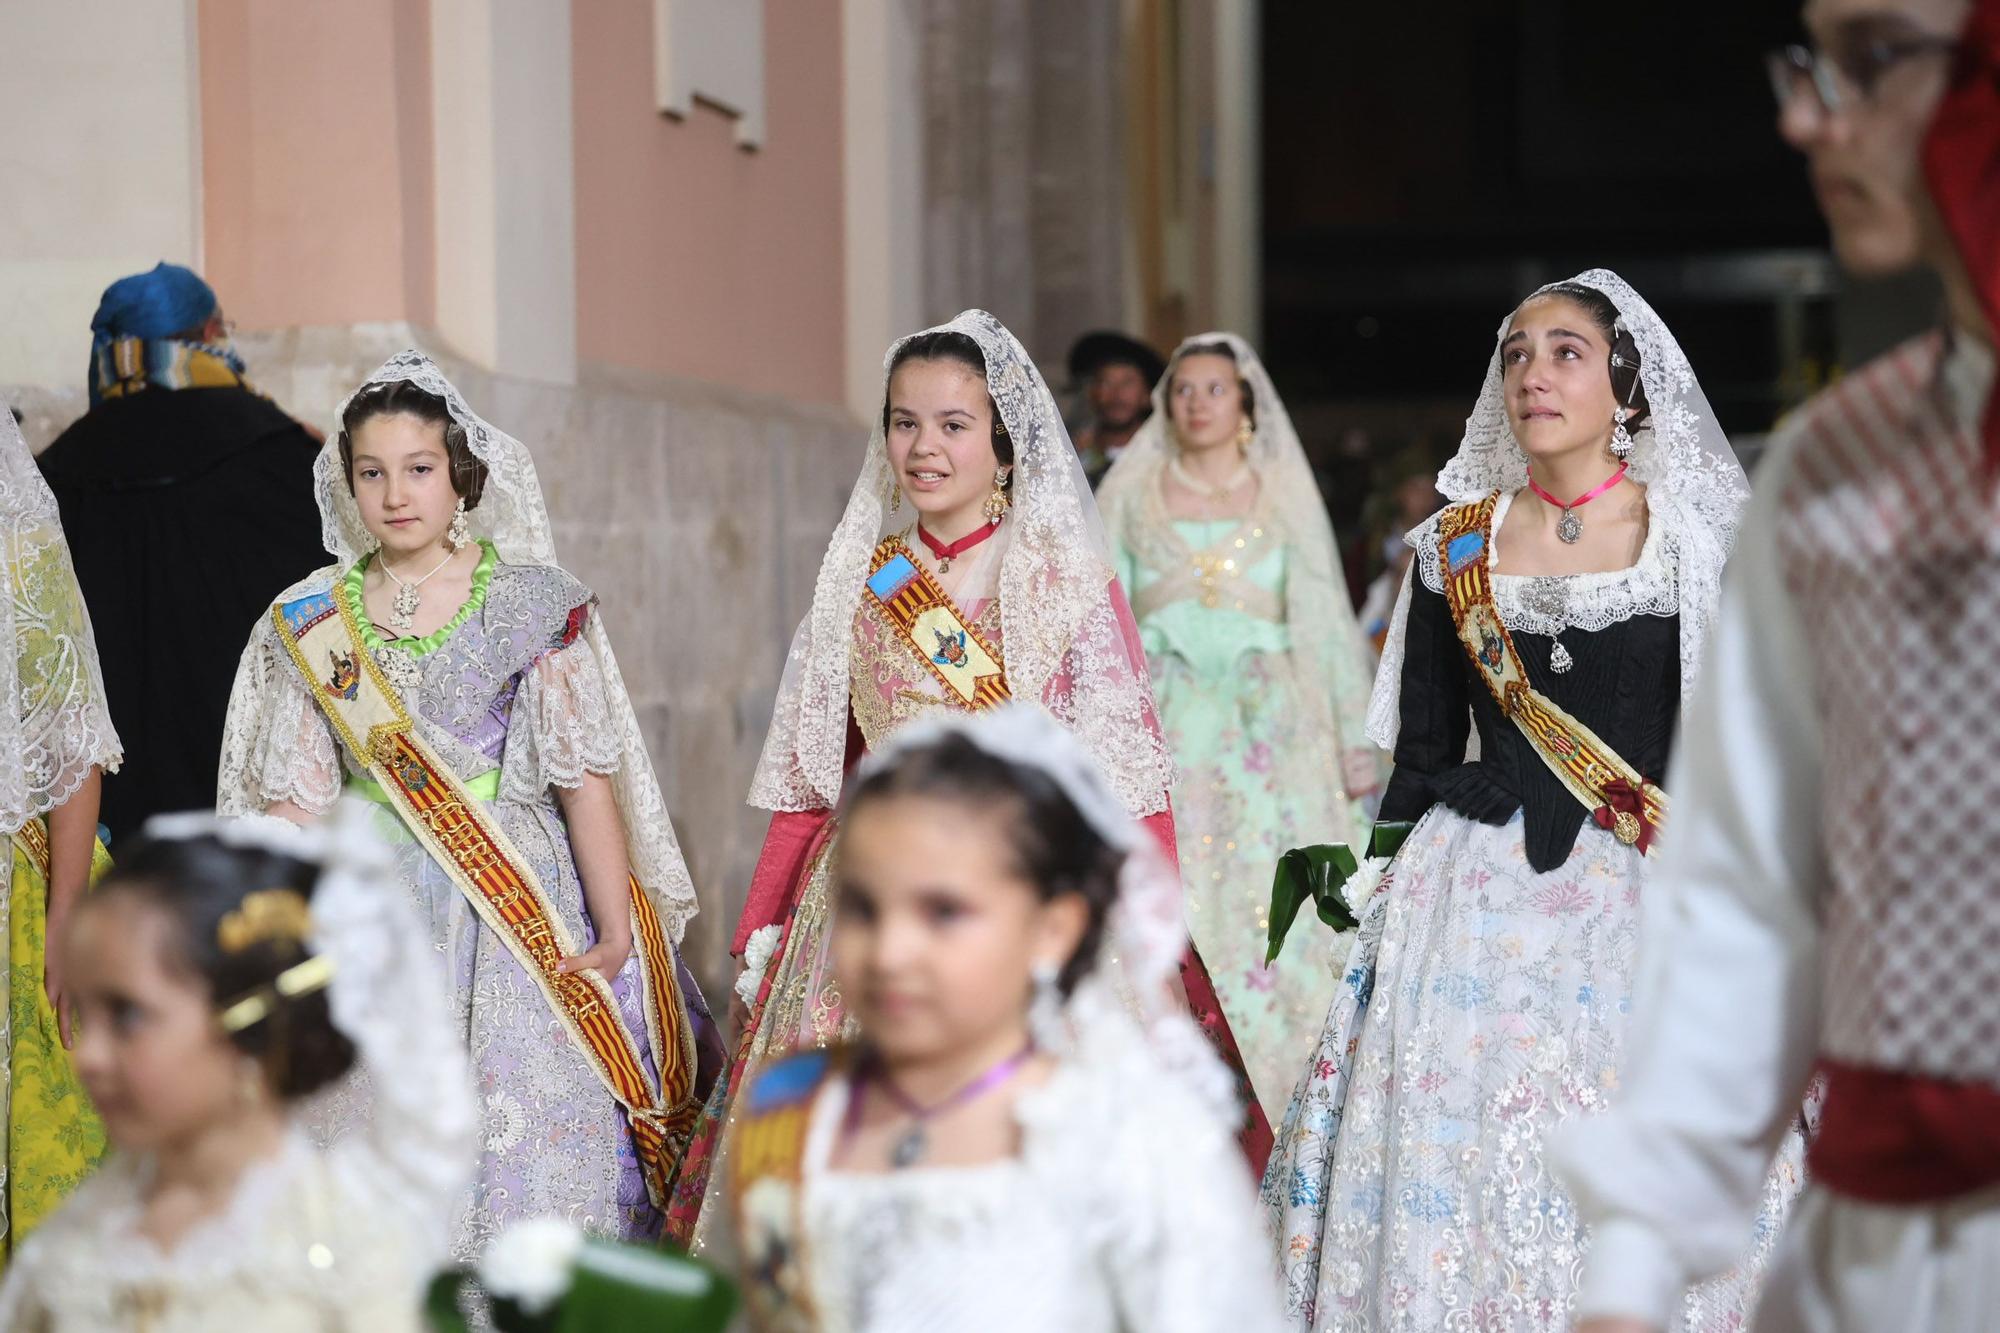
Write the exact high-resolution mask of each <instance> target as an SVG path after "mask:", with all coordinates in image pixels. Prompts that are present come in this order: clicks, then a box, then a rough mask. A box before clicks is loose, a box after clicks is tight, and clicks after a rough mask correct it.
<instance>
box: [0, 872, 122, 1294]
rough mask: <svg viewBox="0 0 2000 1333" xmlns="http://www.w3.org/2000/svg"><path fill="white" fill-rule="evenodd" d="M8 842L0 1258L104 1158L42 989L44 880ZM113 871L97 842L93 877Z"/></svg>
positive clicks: (97, 1126) (98, 1127)
mask: <svg viewBox="0 0 2000 1333" xmlns="http://www.w3.org/2000/svg"><path fill="white" fill-rule="evenodd" d="M10 846H11V848H12V853H13V861H14V865H13V874H12V876H11V879H10V882H9V885H8V893H7V919H6V928H5V935H6V939H7V963H8V966H7V1024H6V1030H5V1033H4V1036H5V1055H6V1061H5V1063H4V1064H0V1088H4V1089H5V1091H6V1098H7V1125H6V1129H7V1148H6V1158H5V1161H4V1162H0V1184H4V1185H5V1197H4V1203H0V1259H4V1258H5V1256H6V1255H7V1254H9V1253H11V1252H12V1250H13V1249H14V1248H15V1247H16V1246H18V1245H19V1244H20V1243H21V1242H22V1240H24V1239H26V1237H27V1235H28V1233H29V1231H31V1230H32V1229H33V1228H34V1226H35V1225H36V1223H38V1222H40V1221H41V1220H42V1219H43V1218H45V1217H47V1216H48V1215H49V1214H50V1213H52V1212H54V1211H55V1210H56V1208H57V1207H58V1206H59V1205H60V1204H61V1203H62V1201H63V1200H64V1199H65V1198H67V1197H69V1193H70V1191H71V1190H73V1189H75V1188H76V1187H77V1186H78V1185H80V1184H82V1183H83V1179H84V1177H85V1176H88V1175H89V1174H90V1172H91V1170H92V1168H94V1167H95V1166H96V1165H97V1161H98V1159H99V1158H100V1157H102V1156H103V1155H104V1126H103V1125H102V1124H101V1123H100V1122H99V1121H98V1119H97V1113H96V1112H95V1111H94V1110H92V1109H91V1106H90V1099H89V1098H88V1097H86V1096H85V1095H84V1091H83V1085H82V1084H81V1083H79V1082H78V1081H77V1077H76V1071H75V1070H74V1069H72V1068H71V1067H70V1062H69V1054H68V1052H66V1051H64V1050H63V1045H62V1037H61V1033H60V1031H59V1029H58V1028H57V1026H56V1016H55V1011H54V1010H53V1009H52V1008H50V1006H49V997H48V992H47V991H46V990H45V989H44V987H43V972H42V966H43V958H44V956H45V953H46V950H47V947H48V940H47V928H48V905H49V882H48V880H47V879H46V878H45V877H44V876H43V875H42V871H41V867H40V866H38V865H36V864H35V862H34V860H33V858H31V857H30V856H29V855H28V854H27V853H26V852H25V851H23V850H22V849H21V846H20V844H19V843H10ZM110 868H111V858H110V857H109V856H107V855H106V854H105V851H104V846H103V844H102V843H100V844H98V846H97V849H96V851H95V852H94V853H93V855H92V861H91V867H90V869H91V879H92V880H93V881H95V880H96V879H97V878H98V877H99V876H101V875H103V874H104V872H105V871H107V870H109V869H110Z"/></svg>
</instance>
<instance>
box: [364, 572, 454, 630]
mask: <svg viewBox="0 0 2000 1333" xmlns="http://www.w3.org/2000/svg"><path fill="white" fill-rule="evenodd" d="M457 554H458V552H456V551H450V552H447V553H446V554H445V558H444V559H442V560H440V561H438V562H437V565H436V566H435V567H434V568H433V569H432V570H431V572H430V574H426V575H424V576H423V577H422V578H420V579H417V580H415V581H414V582H405V581H404V580H403V579H402V578H401V577H399V576H398V575H397V573H396V571H395V570H393V569H391V568H389V562H388V561H387V560H384V559H381V558H379V557H378V558H377V559H376V562H375V563H376V564H378V565H380V566H381V567H382V572H383V573H384V574H387V575H388V576H389V581H390V582H391V583H393V584H395V585H396V600H395V601H394V602H392V603H390V607H389V623H390V624H391V625H393V626H395V628H396V633H397V635H398V636H399V637H407V636H408V635H409V633H410V631H411V630H413V629H415V628H416V624H417V609H418V608H419V607H421V606H422V605H423V604H424V599H423V594H421V593H419V592H418V591H417V589H419V588H421V587H423V586H424V585H425V584H426V583H429V582H430V581H431V575H433V574H436V573H437V572H438V571H439V570H441V569H443V568H444V567H445V566H446V565H448V564H450V563H451V558H452V556H455V555H457Z"/></svg>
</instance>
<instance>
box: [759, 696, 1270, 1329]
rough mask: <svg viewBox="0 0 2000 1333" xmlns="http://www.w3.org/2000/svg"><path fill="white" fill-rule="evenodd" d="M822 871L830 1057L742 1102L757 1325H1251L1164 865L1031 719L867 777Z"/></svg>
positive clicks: (1230, 1166) (994, 719) (966, 733)
mask: <svg viewBox="0 0 2000 1333" xmlns="http://www.w3.org/2000/svg"><path fill="white" fill-rule="evenodd" d="M842 820H843V831H842V834H841V842H840V847H839V849H838V851H837V853H836V856H835V864H834V867H833V870H832V874H831V883H832V892H833V896H834V899H835V902H836V904H837V906H836V912H835V916H834V923H833V926H832V930H831V934H832V964H833V973H834V976H835V978H836V979H837V982H838V984H839V985H840V987H841V993H842V995H843V996H844V997H845V1002H846V1006H847V1016H848V1017H849V1018H850V1019H851V1020H853V1021H854V1022H855V1025H856V1029H857V1031H856V1037H855V1040H854V1042H853V1043H852V1044H842V1045H837V1046H835V1047H833V1048H830V1049H827V1050H814V1051H808V1052H804V1053H800V1054H795V1055H793V1056H791V1057H789V1058H788V1059H785V1060H783V1061H779V1062H775V1063H773V1064H771V1065H768V1066H766V1067H765V1068H764V1070H763V1071H762V1072H761V1073H760V1074H759V1075H758V1076H757V1078H756V1079H755V1080H754V1081H753V1082H752V1083H751V1084H750V1085H749V1089H748V1091H747V1092H746V1094H745V1096H744V1098H743V1100H742V1103H741V1105H740V1106H739V1107H738V1109H737V1123H738V1146H737V1149H736V1153H735V1156H734V1158H733V1161H732V1163H731V1170H732V1179H731V1182H730V1201H731V1207H730V1208H729V1209H728V1210H727V1211H728V1212H729V1214H730V1215H731V1219H732V1221H733V1224H734V1225H733V1227H732V1228H731V1235H732V1238H733V1240H734V1242H735V1258H736V1261H737V1263H738V1266H739V1270H740V1271H741V1273H742V1274H743V1279H744V1282H745V1285H746V1294H747V1296H748V1298H749V1306H750V1312H751V1316H752V1320H753V1322H754V1323H755V1324H756V1325H757V1327H759V1328H760V1329H763V1330H766V1333H780V1331H783V1333H796V1331H798V1330H807V1329H811V1330H816V1331H817V1333H918V1330H931V1329H946V1328H948V1329H952V1330H959V1331H961V1333H973V1331H975V1330H993V1331H994V1333H999V1330H1010V1331H1011V1330H1017V1329H1034V1330H1037V1333H1119V1331H1121V1330H1123V1331H1130V1333H1138V1331H1139V1330H1144V1331H1145V1333H1181V1331H1185V1333H1197V1331H1198V1333H1215V1330H1222V1329H1227V1330H1231V1333H1266V1331H1267V1330H1274V1329H1276V1328H1277V1327H1278V1326H1279V1324H1280V1317H1279V1311H1278V1302H1277V1292H1276V1284H1275V1282H1274V1281H1273V1278H1272V1275H1271V1271H1270V1265H1269V1261H1268V1250H1267V1249H1266V1244H1265V1240H1264V1237H1263V1236H1262V1234H1261V1233H1260V1231H1259V1229H1258V1226H1257V1222H1256V1217H1255V1209H1254V1194H1255V1186H1254V1183H1253V1182H1252V1180H1251V1178H1250V1174H1249V1172H1248V1171H1247V1170H1246V1169H1245V1167H1244V1163H1243V1158H1242V1155H1241V1153H1240V1151H1239V1150H1238V1148H1237V1145H1236V1144H1234V1143H1233V1142H1232V1135H1233V1134H1234V1132H1235V1129H1236V1125H1237V1120H1238V1112H1237V1110H1236V1107H1235V1106H1234V1104H1233V1086H1232V1084H1233V1080H1232V1079H1231V1078H1230V1076H1229V1075H1228V1074H1227V1073H1226V1072H1225V1070H1224V1068H1223V1066H1222V1064H1221V1062H1220V1061H1219V1060H1218V1059H1217V1058H1216V1056H1215V1055H1214V1053H1213V1051H1212V1050H1211V1049H1210V1048H1209V1046H1208V1044H1207V1043H1206V1042H1205V1041H1204V1040H1203V1039H1202V1037H1201V1035H1200V1034H1199V1033H1198V1032H1197V1031H1196V1029H1195V1027H1194V1025H1193V1023H1191V1022H1190V1021H1189V1017H1188V1014H1187V1011H1186V1009H1185V1006H1184V1005H1181V1004H1180V1003H1178V1001H1177V1000H1175V999H1174V997H1173V996H1172V993H1171V989H1170V987H1171V984H1172V982H1173V978H1174V974H1175V970H1176V968H1177V967H1178V965H1179V962H1180V960H1181V957H1182V956H1183V954H1184V952H1185V949H1186V939H1187V934H1186V928H1185V926H1184V925H1183V924H1182V917H1181V890H1180V883H1179V879H1178V876H1177V875H1176V873H1175V871H1174V870H1173V867H1172V866H1171V865H1170V864H1169V863H1168V862H1167V860H1166V858H1165V856H1164V855H1163V854H1162V851H1161V849H1160V848H1159V846H1158V845H1157V843H1155V842H1154V840H1153V839H1152V838H1151V836H1149V834H1148V833H1147V832H1146V830H1144V829H1142V828H1141V827H1140V826H1139V824H1138V823H1137V822H1136V821H1135V820H1134V819H1133V818H1132V816H1131V813H1130V812H1129V811H1128V810H1127V809H1126V807H1125V805H1124V802H1123V800H1122V799H1121V798H1120V797H1118V796H1117V795H1116V794H1114V793H1113V791H1112V790H1111V788H1110V787H1109V785H1108V784H1107V783H1106V782H1105V780H1104V778H1103V777H1102V775H1101V774H1100V773H1099V772H1098V769H1097V766H1096V764H1095V762H1094V761H1093V759H1092V757H1091V756H1090V755H1089V754H1088V753H1087V752H1086V751H1085V749H1084V747H1083V746H1082V745H1081V744H1079V743H1078V740H1077V738H1076V737H1075V736H1074V735H1073V734H1071V733H1070V732H1069V731H1067V730H1065V728H1064V727H1063V726H1062V725H1061V724H1059V723H1057V722H1056V721H1055V720H1054V719H1052V718H1051V717H1049V716H1048V714H1047V713H1045V712H1043V711H1042V709H1041V708H1040V707H1039V706H1038V705H1035V704H1031V703H1019V702H1016V703H1009V704H1005V705H1003V706H1001V707H998V708H995V709H992V710H989V711H987V712H984V713H980V714H977V715H970V716H969V715H967V714H964V713H961V712H957V711H947V710H937V711H936V712H934V713H933V715H932V716H931V717H929V718H926V719H924V720H923V721H919V722H915V723H912V724H911V725H910V726H908V727H906V728H904V729H902V730H901V731H899V732H897V734H896V736H895V737H894V738H893V739H891V740H889V741H888V742H886V744H885V745H884V746H883V747H882V748H881V749H878V750H876V751H874V752H872V753H871V754H870V755H869V756H868V758H867V759H866V760H864V761H863V763H862V765H861V768H860V769H859V771H858V773H857V775H856V780H855V782H854V784H853V787H852V791H851V793H850V794H849V796H848V798H847V803H846V805H845V807H844V810H843V816H842Z"/></svg>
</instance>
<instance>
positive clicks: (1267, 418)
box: [1097, 333, 1369, 775]
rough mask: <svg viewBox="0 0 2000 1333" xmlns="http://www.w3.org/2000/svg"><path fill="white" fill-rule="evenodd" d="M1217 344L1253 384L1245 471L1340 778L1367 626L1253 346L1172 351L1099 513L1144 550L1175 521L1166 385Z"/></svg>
mask: <svg viewBox="0 0 2000 1333" xmlns="http://www.w3.org/2000/svg"><path fill="white" fill-rule="evenodd" d="M1217 343H1221V344H1224V345H1226V346H1227V347H1228V348H1229V350H1230V351H1231V352H1232V353H1233V354H1234V355H1235V358H1236V368H1237V371H1238V373H1239V374H1241V375H1242V376H1243V378H1244V379H1245V380H1247V381H1248V382H1249V384H1250V391H1251V395H1252V397H1253V399H1254V401H1255V404H1256V406H1255V414H1256V421H1257V426H1256V433H1255V435H1254V436H1253V437H1252V439H1251V442H1250V448H1249V454H1248V461H1249V464H1250V466H1251V468H1252V469H1254V470H1255V472H1256V473H1257V479H1258V485H1259V488H1260V499H1259V500H1258V504H1259V505H1260V506H1263V507H1266V508H1267V511H1268V512H1271V513H1273V514H1274V515H1275V516H1276V518H1277V521H1278V522H1279V523H1280V524H1281V525H1283V531H1284V534H1285V545H1286V551H1287V557H1288V560H1287V564H1286V568H1285V625H1286V630H1287V632H1288V634H1289V635H1290V638H1291V645H1292V655H1293V657H1294V659H1295V660H1296V661H1297V664H1298V668H1299V670H1298V675H1299V678H1300V680H1301V681H1302V682H1310V683H1311V685H1312V686H1313V688H1311V689H1309V690H1305V691H1302V692H1301V694H1302V697H1303V698H1304V699H1305V701H1306V704H1307V706H1308V707H1311V708H1314V709H1315V710H1316V711H1317V712H1318V714H1319V716H1317V717H1315V718H1312V719H1309V721H1310V722H1312V723H1316V724H1317V728H1318V732H1319V735H1321V736H1326V737H1330V738H1333V739H1332V743H1331V744H1330V745H1329V746H1328V758H1329V759H1330V760H1331V761H1333V763H1334V764H1335V772H1336V775H1337V774H1338V762H1339V760H1338V756H1339V755H1340V754H1341V753H1342V752H1344V751H1347V750H1351V749H1356V748H1362V747H1365V746H1366V740H1365V738H1364V730H1365V725H1366V719H1367V712H1368V681H1369V676H1368V655H1367V654H1366V653H1365V652H1364V651H1363V648H1362V642H1361V630H1360V626H1359V625H1358V624H1357V622H1356V621H1355V618H1354V608H1353V604H1352V602H1351V601H1350V600H1349V598H1348V593H1347V581H1346V578H1345V576H1344V575H1343V574H1342V572H1341V567H1340V552H1339V548H1338V547H1337V546H1336V545H1335V543H1334V539H1333V524H1332V523H1331V522H1330V521H1329V520H1328V519H1327V515H1326V506H1325V504H1324V503H1323V502H1322V501H1321V499H1320V492H1319V483H1318V482H1317V481H1316V480H1315V479H1314V477H1313V472H1312V465H1311V464H1310V463H1309V462H1308V461H1307V459H1306V453H1305V448H1304V447H1303V446H1302V445H1301V444H1300V443H1299V436H1298V432H1297V431H1296V430H1294V429H1293V427H1292V418H1291V414H1290V413H1288V412H1287V411H1285V404H1284V401H1283V400H1282V399H1280V398H1279V397H1278V390H1277V388H1276V386H1274V385H1273V384H1272V383H1271V376H1270V373H1269V372H1268V371H1266V370H1265V369H1264V362H1263V360H1262V359H1261V358H1260V357H1259V356H1258V355H1257V353H1256V350H1255V349H1254V348H1252V347H1251V346H1250V344H1249V343H1247V342H1245V341H1244V340H1243V339H1242V338H1239V337H1238V336H1237V335H1235V334H1233V333H1204V334H1202V335H1200V336H1199V337H1195V338H1189V339H1187V340H1186V341H1185V342H1183V343H1182V344H1181V345H1180V346H1179V347H1177V348H1175V349H1174V354H1173V356H1172V357H1171V358H1170V359H1169V360H1168V362H1167V372H1166V374H1164V375H1162V376H1161V377H1160V381H1159V383H1158V384H1156V385H1154V386H1153V414H1152V415H1151V416H1150V417H1148V418H1147V419H1146V421H1145V424H1144V425H1142V426H1140V427H1139V430H1138V433H1137V434H1136V435H1134V436H1133V438H1132V442H1131V443H1130V444H1128V445H1127V446H1126V447H1125V452H1124V453H1122V454H1120V455H1119V456H1118V461H1117V462H1116V463H1114V464H1113V465H1112V468H1111V471H1110V472H1109V473H1108V474H1107V475H1106V476H1105V478H1104V482H1103V484H1102V485H1100V486H1099V487H1098V491H1097V503H1098V506H1099V507H1100V508H1101V509H1102V510H1103V511H1104V513H1105V515H1106V516H1107V519H1108V521H1109V522H1110V524H1111V526H1112V528H1113V530H1114V531H1116V532H1117V533H1118V534H1119V535H1120V539H1121V540H1122V541H1123V542H1124V543H1125V545H1126V546H1127V547H1128V548H1129V547H1133V546H1134V545H1135V544H1136V545H1143V534H1144V533H1145V532H1146V531H1147V529H1148V528H1151V527H1157V526H1158V525H1161V524H1164V523H1166V522H1168V521H1169V520H1168V519H1167V517H1166V513H1165V510H1164V508H1163V507H1162V506H1161V503H1160V495H1161V489H1160V483H1161V478H1162V476H1163V475H1164V473H1165V471H1166V467H1167V464H1168V463H1169V462H1170V461H1171V460H1172V457H1173V452H1174V446H1173V443H1172V434H1173V425H1172V422H1173V417H1172V413H1171V410H1170V408H1171V405H1170V404H1169V402H1168V401H1167V394H1168V385H1169V384H1170V383H1171V382H1172V380H1173V377H1174V367H1175V366H1176V365H1178V364H1179V363H1180V360H1181V358H1182V357H1184V356H1186V355H1187V354H1188V353H1189V352H1190V351H1192V350H1194V349H1196V348H1199V347H1212V346H1214V345H1215V344H1217Z"/></svg>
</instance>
